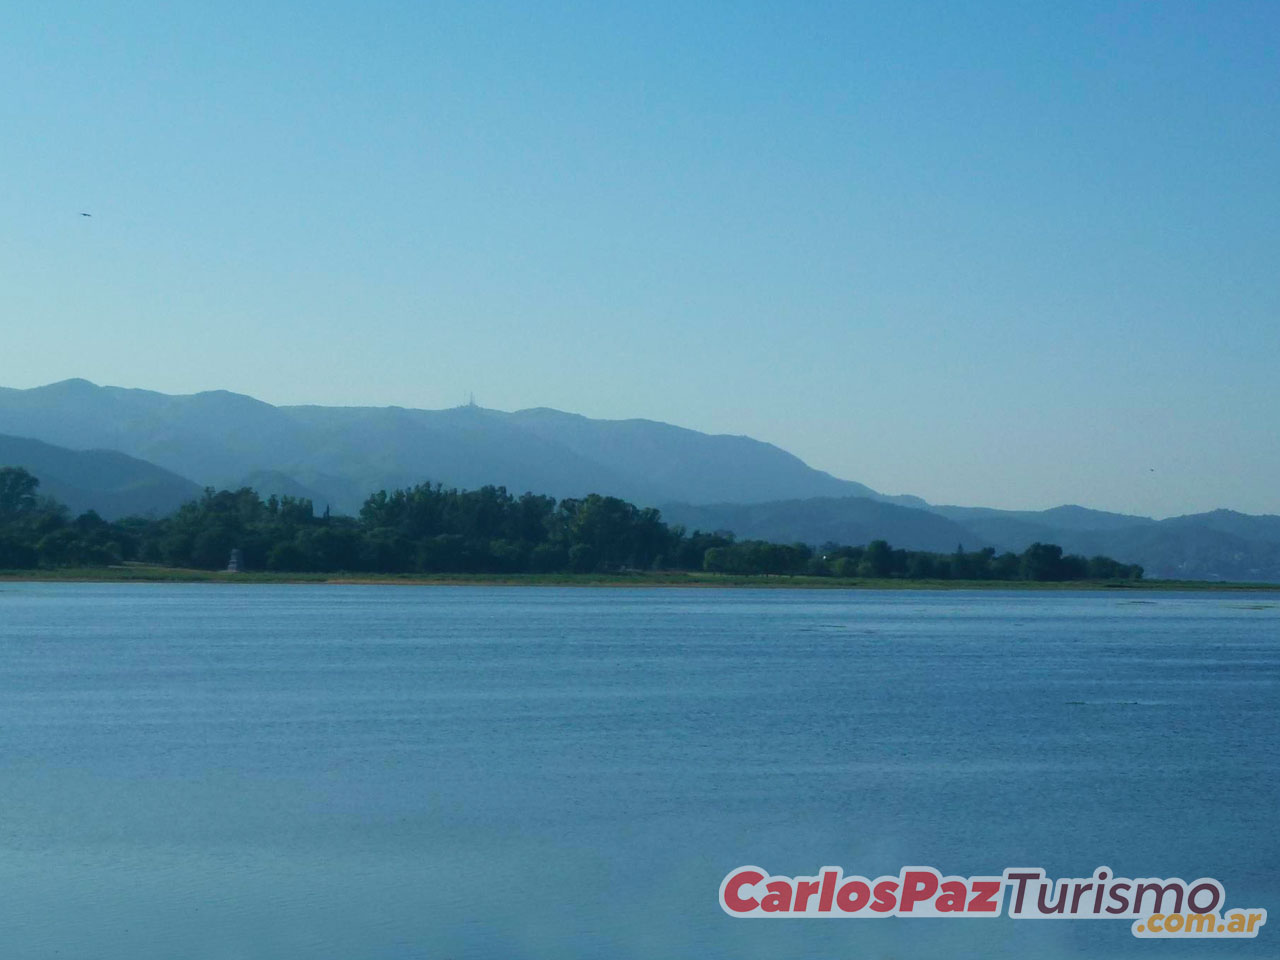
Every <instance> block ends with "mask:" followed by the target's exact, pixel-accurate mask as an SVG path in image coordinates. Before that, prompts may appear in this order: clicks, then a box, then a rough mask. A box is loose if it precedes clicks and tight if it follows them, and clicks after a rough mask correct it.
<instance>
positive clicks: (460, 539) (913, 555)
mask: <svg viewBox="0 0 1280 960" xmlns="http://www.w3.org/2000/svg"><path fill="white" fill-rule="evenodd" d="M38 487H39V480H38V479H37V478H35V477H34V476H32V475H31V474H30V473H29V472H27V471H26V470H24V469H22V468H21V467H4V468H0V569H34V568H37V567H45V568H56V567H100V566H109V565H112V564H120V563H125V562H131V561H136V562H142V563H149V564H158V565H165V566H172V567H189V568H197V569H204V570H220V569H225V568H226V566H227V563H228V560H229V558H230V557H231V553H232V551H233V550H235V551H238V552H239V557H240V567H241V569H242V570H268V571H279V572H282V573H284V572H288V573H311V572H316V573H337V572H351V573H388V574H390V573H601V572H604V573H608V572H621V571H630V570H689V571H692V570H700V571H709V572H713V573H726V574H741V575H761V574H774V575H801V574H803V575H809V576H823V577H862V578H903V579H912V580H918V579H951V580H1046V581H1047V580H1084V579H1092V580H1111V579H1126V580H1132V579H1140V578H1141V577H1142V568H1141V567H1140V566H1136V565H1132V564H1122V563H1118V562H1117V561H1115V560H1112V559H1110V558H1108V557H1092V558H1085V557H1079V556H1073V555H1064V554H1063V552H1062V548H1061V547H1058V546H1056V545H1054V544H1041V543H1036V544H1032V545H1031V546H1030V547H1028V548H1027V549H1026V550H1025V551H1023V552H1022V553H1020V554H1014V553H1003V554H999V555H997V553H996V551H995V550H993V549H991V548H986V549H983V550H978V551H974V552H965V550H964V549H963V548H962V547H957V549H956V551H955V552H954V553H951V554H940V553H930V552H927V551H919V550H901V549H894V548H893V547H891V546H890V545H889V544H888V543H886V542H885V541H884V540H873V541H872V542H871V543H868V544H866V545H865V546H845V545H840V544H835V543H827V544H824V545H822V546H821V547H819V548H818V549H816V550H815V549H814V548H812V547H810V546H807V545H805V544H800V543H796V544H779V543H769V542H765V541H761V540H743V541H739V540H737V539H736V538H735V537H734V536H733V534H732V533H728V532H725V531H716V532H712V533H707V532H704V531H699V530H695V531H693V532H692V533H690V532H688V531H686V530H685V529H684V528H683V527H681V526H679V525H669V524H667V523H664V522H663V520H662V517H661V515H660V514H659V512H658V511H657V510H655V509H652V508H648V507H637V506H636V505H634V504H632V503H628V502H627V501H625V500H620V499H618V498H617V497H606V496H601V495H599V494H591V495H589V496H586V497H582V498H569V499H564V500H559V501H557V500H556V499H555V498H553V497H548V496H543V495H539V494H534V493H525V494H523V495H521V496H519V497H517V496H513V495H512V494H511V493H509V492H508V491H507V490H506V488H504V487H494V486H486V487H481V488H480V489H478V490H457V489H453V488H446V487H443V486H441V485H439V484H431V483H424V484H419V485H418V486H415V487H411V488H408V489H403V490H393V491H390V492H388V491H385V490H382V491H379V492H377V493H375V494H373V495H372V496H370V497H369V498H368V499H366V500H365V502H364V505H363V506H362V507H361V509H360V513H359V515H358V516H355V517H348V516H333V515H330V513H329V511H328V510H327V509H326V510H325V511H324V513H322V514H320V515H317V514H316V513H315V510H314V508H313V505H312V503H311V501H310V500H307V499H302V498H295V497H287V496H286V497H277V496H271V497H268V498H267V499H266V500H263V499H262V497H260V496H259V495H258V494H257V493H256V492H255V491H254V490H252V489H249V488H247V487H246V488H243V489H240V490H234V491H233V490H217V491H215V490H214V489H212V488H208V489H206V490H205V492H204V494H203V496H201V497H200V498H199V499H197V500H193V501H191V502H189V503H186V504H184V505H183V506H182V507H180V508H179V509H178V510H177V511H176V512H174V513H173V514H171V515H169V516H167V517H163V518H159V519H153V518H148V517H127V518H124V519H122V520H117V521H113V522H108V521H106V520H104V519H102V518H101V517H100V516H98V514H97V513H95V512H93V511H89V512H87V513H83V514H81V515H79V516H77V517H72V516H71V515H70V512H69V511H68V510H67V508H66V507H64V506H63V505H61V504H59V503H57V502H55V501H54V500H52V499H50V498H48V497H41V496H40V495H39V493H38Z"/></svg>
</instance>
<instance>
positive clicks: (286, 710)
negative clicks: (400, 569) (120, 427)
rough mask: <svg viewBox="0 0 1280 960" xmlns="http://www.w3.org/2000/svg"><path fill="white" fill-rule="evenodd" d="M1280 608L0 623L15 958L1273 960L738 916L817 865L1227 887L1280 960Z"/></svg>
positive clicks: (907, 596) (6, 597)
mask: <svg viewBox="0 0 1280 960" xmlns="http://www.w3.org/2000/svg"><path fill="white" fill-rule="evenodd" d="M1278 715H1280V597H1277V596H1276V595H1274V594H1272V595H1263V594H1259V595H1186V596H1182V595H1170V594H1156V593H1151V594H1139V593H1133V592H1129V591H1126V592H1124V593H1123V594H1122V595H1117V596H1113V595H1110V594H1106V595H1100V594H1059V593H1048V594H1034V593H1019V594H1013V593H1010V594H997V593H985V592H984V593H972V594H969V593H849V594H842V593H836V592H809V591H803V592H801V591H794V592H793V591H773V592H769V591H746V590H741V591H709V590H699V591H692V590H691V591H676V590H585V589H578V590H574V589H551V588H546V589H529V588H525V589H520V588H513V589H499V588H467V587H457V588H450V587H434V588H409V587H332V586H250V587H234V586H221V585H190V586H186V585H136V586H125V585H110V584H91V585H57V584H33V585H27V584H8V585H4V586H2V587H0V764H3V767H2V769H3V778H2V780H0V945H2V949H3V955H4V956H7V957H15V958H43V957H62V958H77V957H86V958H88V957H92V958H99V960H126V958H127V960H150V958H165V960H172V958H178V957H181V958H259V957H261V958H270V960H294V958H298V960H302V958H306V960H316V958H334V960H366V958H380V960H381V958H385V960H392V958H394V960H399V958H410V957H423V958H455V960H464V958H494V960H520V958H549V960H575V958H632V957H635V958H662V960H668V958H684V957H688V958H700V960H701V958H708V960H717V958H754V957H760V958H765V957H768V958H778V957H797V958H828V957H830V958H864V957H910V958H916V957H939V958H943V957H945V958H953V957H1031V956H1034V957H1068V956H1088V957H1111V956H1115V957H1138V956H1151V957H1160V958H1169V957H1183V956H1188V957H1189V956H1198V957H1202V956H1209V955H1211V956H1224V957H1225V956H1251V957H1254V956H1256V957H1261V956H1276V955H1277V952H1278V951H1277V947H1276V944H1277V937H1280V929H1275V928H1274V927H1267V928H1264V929H1263V932H1262V935H1261V936H1260V937H1259V939H1258V940H1256V941H1182V942H1179V941H1170V940H1165V941H1139V940H1136V939H1134V938H1133V937H1132V936H1131V935H1130V933H1129V930H1128V924H1127V923H1125V922H1121V921H1112V922H1084V921H1061V922H1057V923H1031V922H1028V921H1014V920H1010V919H1008V918H1000V919H998V920H988V921H979V920H967V921H966V920H949V921H937V920H934V921H930V920H885V921H879V922H876V921H850V920H846V921H818V920H792V921H778V922H773V923H762V922H759V921H743V920H735V919H732V918H729V917H727V916H725V915H724V914H723V913H722V912H721V910H720V909H719V907H718V905H717V902H716V894H717V889H718V886H719V883H720V880H721V878H722V877H723V876H724V874H725V873H726V872H727V871H728V870H730V869H731V868H733V867H736V866H739V865H740V864H744V863H755V864H760V865H762V866H765V867H767V868H769V869H771V870H772V871H774V872H776V873H789V874H796V873H812V872H814V871H816V869H817V868H818V867H820V866H822V865H825V864H839V865H841V866H843V867H844V868H845V869H846V870H847V871H849V872H858V873H863V874H866V875H870V876H876V875H877V874H880V873H896V872H897V871H898V869H899V867H901V866H902V865H904V864H919V863H923V864H931V865H933V866H936V867H938V868H939V869H941V870H943V871H944V872H950V873H958V874H962V875H969V874H984V873H999V872H1001V870H1003V868H1005V867H1006V866H1043V867H1045V868H1046V869H1047V870H1048V871H1049V874H1050V875H1051V876H1054V875H1057V876H1085V875H1088V874H1089V873H1090V872H1091V871H1092V870H1093V868H1094V867H1096V866H1098V865H1099V864H1106V865H1108V866H1110V867H1112V868H1114V869H1115V870H1117V871H1118V872H1119V873H1121V874H1126V875H1128V876H1182V877H1185V878H1187V879H1191V878H1194V877H1199V876H1205V875H1207V876H1212V877H1216V878H1218V879H1219V880H1221V881H1222V882H1223V884H1224V885H1225V886H1226V890H1227V900H1226V903H1227V906H1260V907H1267V908H1269V909H1270V910H1271V911H1272V915H1273V917H1274V918H1275V919H1274V920H1273V924H1274V925H1275V926H1276V927H1280V831H1277V830H1276V826H1275V821H1276V816H1277V811H1280V727H1278V725H1277V718H1278Z"/></svg>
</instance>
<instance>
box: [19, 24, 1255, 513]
mask: <svg viewBox="0 0 1280 960" xmlns="http://www.w3.org/2000/svg"><path fill="white" fill-rule="evenodd" d="M1278 38H1280V4H1276V3H1272V2H1265V3H1253V4H1249V3H1229V2H1213V3H1208V2H1206V3H1202V4H1186V3H1171V2H1162V3H1123V4H1121V3H1115V4H1090V3H1081V2H1072V3H1067V4H1062V3H1026V2H1020V3H1008V4H1004V3H994V2H988V3H976V4H974V3H956V2H950V3H938V4H911V3H899V2H893V3H883V4H871V3H831V4H817V3H800V2H787V3H777V4H758V3H744V2H735V3H724V4H716V3H688V2H680V3H657V2H645V3H628V4H602V3H582V4H561V3H551V2H537V3H521V4H489V3H456V4H454V3H450V4H429V3H422V2H414V3H377V2H362V3H359V4H355V3H350V4H333V3H323V2H310V3H286V2H278V3H270V4H257V3H252V4H250V3H230V2H224V3H216V4H212V3H204V4H163V5H162V4H159V3H150V4H141V3H135V4H131V3H124V2H121V3H112V4H98V3H95V4H83V5H81V4H72V3H57V4H32V3H17V2H8V0H5V2H3V3H0V197H2V198H3V201H2V203H0V322H2V323H3V327H2V328H0V332H2V334H3V342H4V344H5V348H4V349H3V350H0V384H3V385H7V386H15V387H28V386H34V385H37V384H41V383H47V382H50V381H54V380H61V379H65V378H67V377H72V376H81V377H86V378H88V379H90V380H93V381H95V382H98V383H110V384H118V385H123V386H143V387H149V388H152V389H156V390H162V391H166V392H176V393H190V392H194V391H197V390H202V389H211V388H226V389H230V390H236V391H240V392H244V393H249V394H253V395H254V396H257V397H260V398H262V399H264V400H268V401H270V402H273V403H300V402H310V403H328V404H373V405H385V404H401V405H405V406H421V407H447V406H455V405H457V404H459V403H461V402H463V401H465V399H466V397H467V395H468V394H469V393H470V392H471V391H474V392H475V396H476V400H477V402H479V403H481V404H483V405H485V406H489V407H497V408H501V409H516V408H520V407H529V406H552V407H557V408H560V409H564V410H572V411H576V412H580V413H585V414H588V415H590V416H596V417H649V418H652V419H657V420H666V421H670V422H674V423H679V424H682V425H685V426H690V427H694V428H696V429H700V430H706V431H711V432H723V433H745V434H749V435H751V436H754V437H758V438H760V439H764V440H769V441H772V442H774V443H777V444H778V445H780V446H782V447H785V448H786V449H788V450H791V451H792V452H794V453H796V454H798V455H799V456H801V457H803V458H804V459H805V460H807V461H808V462H809V463H811V464H813V465H814V466H816V467H820V468H822V469H825V470H829V471H831V472H832V473H835V474H837V475H839V476H843V477H847V478H850V479H856V480H860V481H862V482H864V483H867V484H869V485H871V486H873V487H875V488H877V489H879V490H883V491H885V492H889V493H899V492H909V493H915V494H919V495H921V496H923V497H926V498H927V499H929V500H932V501H934V502H941V503H947V502H950V503H964V504H985V505H993V506H1008V507H1047V506H1051V505H1054V504H1057V503H1062V502H1076V503H1083V504H1086V505H1089V506H1096V507H1102V508H1108V509H1117V510H1125V511H1136V512H1141V513H1148V514H1154V515H1157V516H1164V515H1168V514H1176V513H1185V512H1190V511H1196V510H1202V509H1208V508H1212V507H1215V506H1230V507H1233V508H1236V509H1241V510H1246V511H1249V512H1280V439H1278V435H1280V427H1278V423H1280V386H1278V378H1280V295H1278V294H1280V244H1278V240H1280V236H1278V230H1280V102H1278V101H1280V47H1278V44H1280V39H1278ZM81 212H88V213H91V214H92V217H88V218H86V217H82V216H80V214H81Z"/></svg>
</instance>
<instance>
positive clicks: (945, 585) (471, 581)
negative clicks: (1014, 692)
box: [0, 564, 1280, 593]
mask: <svg viewBox="0 0 1280 960" xmlns="http://www.w3.org/2000/svg"><path fill="white" fill-rule="evenodd" d="M2 583H228V584H328V585H351V586H374V585H376V586H469V587H474V586H493V587H667V588H674V589H742V588H747V589H750V588H756V589H781V590H798V589H803V590H813V589H818V590H933V591H936V590H1014V591H1020V590H1035V591H1046V590H1083V591H1097V592H1106V591H1117V590H1119V591H1128V590H1154V591H1169V590H1179V591H1195V592H1207V593H1212V592H1220V593H1235V592H1243V591H1263V592H1272V591H1274V592H1280V583H1222V582H1215V581H1209V580H1055V581H1041V580H905V579H869V578H838V577H811V576H802V575H797V576H787V575H782V574H757V575H752V576H739V575H734V574H717V573H702V572H671V573H649V572H646V573H639V572H637V573H617V574H592V573H578V574H575V573H512V574H499V573H475V574H458V573H451V574H446V573H440V574H376V573H359V574H346V573H274V572H267V571H262V572H249V573H227V572H225V571H213V570H192V569H182V568H175V567H156V566H147V565H141V564H138V565H132V564H131V565H126V566H121V567H89V568H67V569H59V570H12V571H0V584H2Z"/></svg>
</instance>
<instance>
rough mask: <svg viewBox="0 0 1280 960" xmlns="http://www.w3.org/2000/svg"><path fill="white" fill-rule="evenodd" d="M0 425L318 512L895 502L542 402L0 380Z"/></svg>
mask: <svg viewBox="0 0 1280 960" xmlns="http://www.w3.org/2000/svg"><path fill="white" fill-rule="evenodd" d="M0 432H7V433H11V434H15V435H18V436H27V437H34V438H38V439H40V440H44V441H45V442H47V443H53V444H58V445H61V446H65V447H69V448H71V449H87V448H95V447H105V448H110V449H115V450H120V451H122V452H124V453H127V454H129V455H130V456H133V457H138V458H141V459H144V460H147V461H150V462H151V463H154V464H157V465H159V466H161V467H163V468H165V469H167V470H170V471H172V472H174V473H177V474H180V475H182V476H185V477H188V478H190V479H191V480H193V481H195V482H196V483H197V484H199V485H202V486H203V485H210V486H217V487H224V486H226V487H234V486H238V485H240V484H241V483H243V482H244V481H245V480H246V478H251V477H263V476H268V477H271V478H273V480H274V482H275V483H276V484H278V485H279V486H280V487H281V488H282V489H281V490H279V491H263V492H264V493H265V492H287V491H286V488H290V487H293V488H299V487H300V488H305V489H307V490H311V491H313V492H314V493H315V494H316V495H317V506H318V507H319V506H323V505H324V503H327V504H329V505H330V506H331V507H332V508H333V509H334V510H335V511H340V512H347V513H350V512H355V511H356V510H358V509H359V507H360V504H361V503H362V502H363V500H364V498H365V497H366V496H367V495H368V494H369V493H370V492H371V491H374V490H378V489H382V488H391V487H402V486H410V485H412V484H416V483H422V482H424V481H428V480H430V481H433V482H437V483H443V484H445V485H448V486H458V487H478V486H482V485H484V484H489V483H492V484H500V485H504V486H506V487H508V488H509V489H511V490H514V491H520V492H523V491H525V490H533V491H536V492H539V493H548V494H551V495H553V496H556V497H567V496H581V495H585V494H587V493H591V492H596V491H606V492H608V493H610V494H613V495H615V496H620V497H624V498H626V499H628V500H632V501H634V502H636V503H641V504H658V503H664V502H669V501H670V502H674V501H686V502H695V501H697V502H715V501H738V502H745V501H766V500H774V499H783V498H793V497H818V496H836V497H839V496H861V497H871V498H878V499H884V500H886V501H894V500H895V499H898V498H893V497H883V496H882V495H881V494H879V493H877V492H876V491H874V490H872V489H870V488H869V487H867V486H865V485H863V484H860V483H856V482H853V481H849V480H840V479H837V478H836V477H833V476H831V475H830V474H828V473H824V472H822V471H820V470H815V469H813V468H812V467H809V466H808V465H807V464H805V463H804V462H803V461H801V460H800V459H799V458H798V457H795V456H793V455H792V454H790V453H787V452H786V451H785V450H782V449H780V448H778V447H776V446H774V445H772V444H769V443H763V442H761V441H759V440H753V439H751V438H750V437H743V436H728V435H710V434H704V433H699V432H697V431H695V430H688V429H685V428H683V427H676V426H672V425H670V424H665V423H658V422H655V421H651V420H592V419H590V418H587V417H582V416H578V415H576V414H569V413H561V412H559V411H555V410H548V409H545V408H540V409H533V410H522V411H518V412H516V413H504V412H502V411H497V410H486V409H484V408H481V407H474V406H467V407H456V408H453V409H449V410H417V409H408V408H403V407H321V406H285V407H275V406H272V405H271V404H267V403H263V402H262V401H260V400H255V399H254V398H252V397H246V396H243V395H240V394H234V393H228V392H226V391H208V392H205V393H196V394H190V395H186V396H173V395H169V394H162V393H156V392H153V391H149V390H137V389H125V388H121V387H100V386H97V385H95V384H92V383H90V382H89V381H87V380H65V381H62V382H60V383H54V384H50V385H48V386H44V387H36V388H33V389H30V390H14V389H0ZM902 499H905V500H907V501H908V502H911V503H915V504H923V501H920V500H917V499H916V498H902ZM321 501H323V502H321Z"/></svg>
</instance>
